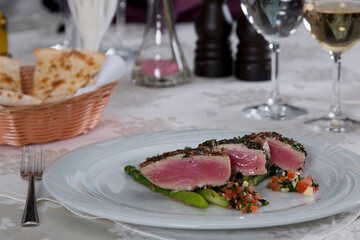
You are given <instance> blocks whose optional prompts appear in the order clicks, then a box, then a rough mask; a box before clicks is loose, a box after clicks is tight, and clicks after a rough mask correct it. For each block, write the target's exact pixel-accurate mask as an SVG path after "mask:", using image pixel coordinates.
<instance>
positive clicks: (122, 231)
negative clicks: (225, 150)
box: [0, 0, 360, 240]
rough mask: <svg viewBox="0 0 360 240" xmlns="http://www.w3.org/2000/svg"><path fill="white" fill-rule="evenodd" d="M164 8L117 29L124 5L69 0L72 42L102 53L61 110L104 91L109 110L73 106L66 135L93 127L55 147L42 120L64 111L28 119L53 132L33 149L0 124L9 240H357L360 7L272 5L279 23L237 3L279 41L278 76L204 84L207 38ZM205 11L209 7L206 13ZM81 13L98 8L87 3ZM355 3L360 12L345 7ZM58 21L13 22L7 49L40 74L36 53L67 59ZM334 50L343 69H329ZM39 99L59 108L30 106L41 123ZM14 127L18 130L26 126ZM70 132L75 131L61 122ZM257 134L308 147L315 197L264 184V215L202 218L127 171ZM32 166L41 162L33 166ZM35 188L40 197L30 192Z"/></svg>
mask: <svg viewBox="0 0 360 240" xmlns="http://www.w3.org/2000/svg"><path fill="white" fill-rule="evenodd" d="M169 2H170V1H165V0H161V1H160V0H154V1H149V2H148V4H150V5H149V8H148V14H149V16H152V17H149V18H148V19H147V22H146V23H125V21H123V20H118V19H117V20H116V21H114V22H113V24H111V19H112V18H113V17H114V16H115V17H116V18H120V17H124V16H121V14H119V12H116V11H121V12H122V14H123V11H124V9H120V6H117V4H120V3H124V1H109V2H107V4H103V5H102V4H100V3H101V1H95V0H94V1H81V0H68V3H69V10H70V12H71V14H72V15H73V17H72V19H73V20H72V21H73V23H72V24H74V23H75V24H74V25H73V26H76V28H78V29H81V31H78V32H77V36H76V38H77V39H78V40H79V41H78V42H77V43H80V46H77V48H79V49H87V50H89V51H94V52H101V53H106V54H107V56H106V59H105V60H104V64H103V66H102V68H101V70H100V73H99V74H98V75H97V77H96V78H95V83H94V85H86V86H85V85H84V86H85V87H83V88H81V89H79V90H78V91H77V92H76V95H75V93H74V96H73V97H72V98H71V99H64V100H63V99H62V100H60V101H61V102H60V103H61V104H62V105H61V106H60V107H65V106H66V107H67V108H68V109H71V108H72V104H75V103H74V102H77V101H75V100H73V99H77V98H84V96H85V95H86V94H92V93H94V92H97V91H100V90H99V89H102V88H104V86H105V87H106V86H109V85H111V86H112V87H111V89H110V90H108V92H107V95H106V96H101V97H99V98H105V97H106V98H108V99H106V101H104V102H101V103H100V100H99V98H98V99H97V100H95V101H94V102H91V104H93V105H94V108H96V107H97V106H98V105H101V104H102V105H101V107H100V111H99V116H98V117H96V119H95V117H92V115H91V114H90V115H86V114H87V113H83V116H85V117H77V116H78V115H77V114H78V113H77V112H79V114H82V112H86V111H85V110H83V109H88V108H85V107H84V106H87V105H88V103H87V102H83V103H82V107H81V108H74V109H76V110H73V112H71V110H69V111H70V115H69V116H70V118H71V116H74V117H73V121H74V122H72V123H71V127H70V129H71V131H72V130H73V129H74V128H75V129H77V128H79V129H80V127H79V126H80V125H82V122H83V121H84V120H82V119H83V118H85V119H86V120H88V119H90V120H93V121H92V123H93V124H92V125H91V127H85V128H81V131H77V132H76V134H73V135H71V136H65V137H57V138H56V137H55V138H52V139H51V140H46V139H45V140H44V138H45V137H42V136H47V132H52V131H55V130H52V129H54V128H49V129H46V126H48V125H47V124H48V123H47V121H51V119H52V121H55V119H57V118H59V119H60V120H56V121H58V122H61V121H64V122H66V121H67V120H66V121H65V120H63V119H67V116H65V115H66V114H60V115H63V116H59V117H58V116H55V113H51V114H50V116H46V118H44V120H43V119H40V120H37V121H36V122H35V121H33V122H32V124H38V125H39V124H41V126H42V127H41V126H40V128H39V130H36V131H44V133H41V134H40V135H39V134H38V135H39V136H37V133H35V132H31V131H30V135H33V136H37V137H33V136H30V137H29V138H27V139H26V140H25V137H22V138H18V139H15V140H14V138H15V137H12V135H10V134H9V133H8V131H9V132H10V133H13V132H14V131H15V130H13V126H11V127H7V128H0V129H4V130H3V132H2V133H1V135H3V136H11V137H8V138H6V137H4V138H0V139H1V140H2V141H3V142H1V144H2V145H0V186H1V187H0V213H1V214H0V238H1V239H25V238H27V239H54V240H55V239H85V238H86V239H239V238H255V239H358V238H360V231H359V229H360V220H359V218H358V217H359V214H360V205H359V202H360V149H359V144H360V137H359V136H360V128H359V121H360V94H359V90H360V81H359V80H358V78H359V76H360V68H359V67H358V56H359V53H360V45H359V44H356V42H357V40H358V38H359V36H360V26H358V25H357V24H358V23H357V18H356V16H358V12H360V6H359V3H358V2H356V1H355V2H350V1H349V2H350V3H348V1H347V0H345V1H339V2H337V1H331V2H330V3H331V4H333V5H331V4H330V5H331V6H330V8H331V7H332V8H335V9H340V10H342V9H345V10H344V11H345V13H344V12H341V11H340V10H339V11H338V12H337V10H332V9H330V10H329V11H330V12H331V10H332V11H335V14H331V13H328V12H327V10H326V7H328V6H327V5H326V3H328V1H327V0H323V1H322V0H316V1H312V2H307V1H305V2H304V1H296V0H293V1H290V2H291V3H287V4H285V5H281V6H282V7H283V8H282V9H277V11H280V14H279V13H278V12H276V13H274V11H275V10H274V9H275V8H274V5H271V3H268V4H270V5H269V6H268V5H266V4H265V3H258V2H261V1H248V0H246V1H245V0H244V1H241V8H242V11H243V12H244V15H243V16H246V17H247V19H249V22H250V23H251V24H253V25H254V27H255V29H256V30H257V33H258V34H259V35H261V36H262V37H263V38H264V39H265V40H266V41H268V42H269V43H270V49H269V50H270V51H272V58H271V61H272V66H271V67H272V74H271V79H268V80H265V81H264V80H261V81H249V80H244V79H239V78H237V77H236V76H235V71H233V72H232V73H231V74H229V72H228V70H227V72H226V74H224V75H223V76H216V77H211V76H205V74H207V73H204V69H206V68H204V69H201V71H199V72H195V68H197V67H199V66H200V67H201V66H214V65H211V64H212V63H210V64H209V65H206V64H207V63H206V61H207V60H209V59H207V58H206V57H207V56H209V55H206V54H204V52H201V51H200V50H203V49H205V48H200V47H201V46H200V44H205V42H199V41H198V40H199V38H200V37H203V36H205V35H206V34H205V32H201V30H200V29H199V28H200V27H201V26H202V25H201V24H199V21H198V22H197V23H196V22H182V23H178V22H175V21H173V16H172V12H171V5H168V4H169ZM205 2H206V3H208V4H211V3H212V2H213V1H202V4H204V5H205V4H206V3H205ZM215 2H217V3H216V4H220V3H219V2H222V4H224V3H226V1H214V4H215ZM81 4H84V5H87V4H90V5H91V4H92V6H90V5H87V7H84V6H82V7H81ZM151 4H153V5H151ZM264 4H265V5H264ZM274 4H275V3H274ZM299 4H300V5H299ZM335 4H340V5H336V6H335ZM346 4H353V5H351V6H350V10H349V9H348V8H347V7H348V6H347V5H346ZM275 5H276V4H275ZM328 5H329V4H328ZM239 6H240V1H239ZM334 6H335V7H334ZM123 7H124V6H123ZM169 7H170V8H169ZM201 7H203V9H201V11H205V10H204V9H205V7H204V6H203V5H202V6H201ZM201 7H200V8H201ZM259 7H260V8H263V9H265V10H264V11H262V12H261V14H265V15H266V16H265V18H264V16H261V14H260V15H258V14H259V10H258V9H259ZM84 9H87V11H86V13H87V14H84V11H82V10H84ZM89 9H92V10H94V9H102V10H101V11H94V13H93V14H95V15H96V14H98V15H97V16H96V17H94V19H95V18H102V24H100V23H99V24H98V25H94V23H93V22H91V21H87V20H86V17H88V16H89V15H90V14H91V11H90V10H89ZM221 9H222V11H223V12H221V13H219V12H215V11H214V13H213V14H215V13H217V14H220V15H221V17H222V18H223V19H222V20H221V21H223V22H222V23H225V24H228V21H230V20H232V22H231V25H232V28H231V31H229V32H226V33H223V34H224V35H222V37H226V40H224V41H226V44H225V45H226V47H229V48H230V49H229V50H230V51H231V54H232V58H233V59H232V60H233V61H234V62H233V63H235V58H236V52H237V49H238V48H237V47H238V43H239V39H238V35H237V34H236V31H240V30H241V26H238V29H236V27H235V26H236V23H237V19H231V18H228V16H229V15H228V14H230V13H229V12H228V10H226V7H223V8H221ZM324 9H325V10H324ZM164 11H165V12H164ZM209 11H210V10H209ZM323 12H325V13H323ZM99 13H102V14H103V15H102V14H99ZM162 13H163V15H162ZM355 13H356V14H357V15H356V14H355ZM271 14H273V15H271ZM287 14H288V16H287ZM316 14H320V15H321V14H325V15H326V14H328V15H327V19H335V18H338V20H337V21H335V20H334V22H336V23H339V22H340V23H339V24H340V26H337V28H335V27H334V25H332V24H334V23H332V24H329V26H327V25H326V24H327V23H326V21H325V23H324V22H320V21H322V20H321V19H322V17H319V16H318V15H316ZM54 15H56V14H48V15H43V16H42V18H41V19H38V20H37V21H39V22H44V21H48V22H49V23H51V24H48V25H47V28H46V27H45V25H42V24H39V26H42V27H41V28H39V27H36V26H38V25H37V24H36V21H35V22H34V21H28V22H26V21H20V20H19V19H12V18H11V17H9V18H8V23H9V29H8V52H9V53H10V54H11V56H12V58H14V59H19V60H20V61H21V66H36V67H39V60H38V56H35V57H34V53H33V50H34V49H37V48H48V47H50V46H58V50H57V51H65V53H66V51H68V50H67V47H66V48H64V49H61V48H63V45H61V47H59V46H60V45H56V44H59V43H61V42H63V41H64V39H65V38H66V37H67V35H66V33H60V34H59V33H56V31H54V27H50V26H56V24H57V23H58V21H61V20H62V17H63V16H62V15H57V16H54ZM95 15H94V16H95ZM220 15H219V16H220ZM211 16H214V15H211ZM339 16H340V17H339ZM204 17H205V15H204ZM224 17H225V20H224ZM94 19H93V20H94ZM229 19H230V20H229ZM264 19H265V20H264ZM319 19H320V20H319ZM339 19H340V20H341V21H343V22H341V21H340V20H339ZM349 19H350V20H349ZM219 21H220V20H219ZM329 21H330V20H329ZM26 24H28V25H26ZM87 24H90V25H92V26H93V28H88V26H90V25H87ZM116 24H123V25H124V24H126V26H123V27H124V29H125V30H122V31H121V34H123V33H124V31H125V32H126V34H125V35H126V36H119V35H121V34H119V29H118V27H119V26H116ZM322 24H323V25H325V27H324V26H323V25H322ZM85 25H87V27H84V26H85ZM322 27H323V28H324V29H326V31H325V32H326V33H328V34H329V35H328V36H325V37H324V36H322V35H321V32H322V30H319V29H318V28H322ZM96 28H99V29H101V32H98V31H96ZM25 29H26V30H25ZM239 29H240V30H239ZM207 30H208V31H210V30H209V29H207ZM116 31H118V32H117V33H116ZM203 31H205V30H203ZM329 31H332V32H331V33H332V34H330V33H329ZM96 32H98V33H99V34H98V35H97V34H96ZM358 32H359V33H358ZM100 33H101V34H100ZM92 34H95V35H96V36H91V35H92ZM102 34H103V35H102ZM199 34H200V35H201V34H202V35H201V36H200V35H199ZM219 34H220V33H219ZM225 35H226V36H225ZM114 36H116V37H118V38H120V37H121V38H127V39H128V40H127V41H126V47H127V48H129V49H128V50H129V52H130V54H131V56H132V57H128V56H130V55H124V56H126V57H124V56H123V58H122V56H121V53H123V50H124V49H122V51H117V50H116V47H115V46H114V43H116V41H115V40H114ZM218 36H219V35H218ZM214 37H215V36H214ZM24 39H26V41H24ZM119 41H120V40H119ZM119 41H118V42H119ZM319 42H320V44H319ZM338 42H340V43H338ZM344 42H345V43H344ZM213 43H214V42H213ZM120 45H121V44H120ZM120 45H119V46H120ZM119 46H117V47H119ZM204 46H205V45H203V46H202V47H204ZM209 46H210V45H207V47H209ZM279 46H281V54H279V53H280V47H279ZM120 47H123V46H120ZM53 49H55V48H53ZM109 49H111V51H109ZM199 49H200V50H199ZM208 49H209V50H208V51H211V50H212V49H211V48H208ZM324 49H325V51H324ZM87 50H86V51H87ZM54 51H55V50H54ZM79 51H80V50H79ZM270 51H269V52H270ZM329 52H330V57H331V61H332V62H333V65H334V66H332V65H331V63H329ZM134 54H135V55H134ZM201 54H202V55H201ZM209 54H210V52H209ZM199 56H201V57H203V58H199ZM212 56H214V55H212ZM219 56H220V57H221V54H219V55H217V57H219ZM227 57H229V56H227ZM104 58H105V57H104ZM230 60H231V59H230ZM69 61H70V60H69ZM71 61H72V60H71ZM200 61H202V62H200ZM199 63H201V64H203V63H205V65H201V64H199ZM40 66H41V65H40ZM210 68H211V67H210ZM274 69H275V70H274ZM218 70H219V69H218ZM33 71H34V70H33ZM202 73H204V74H203V75H202ZM217 73H219V71H217ZM34 74H35V73H34ZM220 75H221V74H220ZM34 78H35V75H34ZM340 79H341V81H340ZM34 81H35V80H34ZM71 101H72V102H71ZM79 101H80V100H79ZM97 101H98V104H96V102H97ZM264 102H265V103H264ZM44 104H50V105H49V106H50V110H51V106H54V107H55V106H56V103H41V104H40V105H38V106H35V108H34V109H36V110H37V111H39V112H38V115H40V114H41V112H40V111H41V110H38V109H40V108H39V107H40V106H41V105H44ZM30 107H32V106H30ZM329 107H330V110H329ZM6 109H7V107H6V106H3V107H2V108H0V111H1V112H0V114H1V113H3V112H5V113H8V114H10V113H11V114H13V113H14V112H11V111H8V110H6ZM78 109H80V110H78ZM6 111H7V112H6ZM14 111H15V110H14ZM60 111H62V110H61V109H60ZM49 119H50V120H49ZM77 119H79V120H77ZM20 120H21V119H20ZM21 121H26V119H25V120H21ZM80 123H81V124H80ZM22 124H23V126H30V125H28V123H27V122H25V123H23V122H20V125H18V124H14V126H15V128H16V127H18V126H22ZM49 124H50V123H49ZM59 124H60V123H59ZM3 125H4V123H3ZM49 126H50V125H49ZM18 128H19V129H20V133H21V131H26V128H24V129H25V130H22V129H23V127H18ZM41 128H43V129H41ZM8 129H11V130H8ZM61 129H64V132H65V131H67V130H66V126H65V127H61ZM17 130H18V129H16V131H17ZM56 131H58V130H56ZM59 131H60V132H61V130H59ZM26 132H27V131H26ZM259 132H277V133H280V134H281V135H282V136H284V137H288V138H291V139H295V140H296V141H298V142H299V143H301V144H303V145H304V147H305V150H306V152H307V155H306V160H305V164H304V166H303V167H302V170H303V172H304V176H305V175H308V174H311V175H312V177H313V178H314V179H317V181H318V182H319V189H318V190H316V191H315V190H314V191H315V192H314V193H313V195H311V196H310V197H308V196H304V195H303V194H301V193H283V192H274V191H272V190H271V189H268V188H267V187H266V186H265V185H266V184H267V182H268V181H269V179H266V180H264V181H263V182H260V183H259V184H258V185H256V186H255V189H256V191H258V192H259V193H260V194H261V195H262V196H264V197H265V198H266V200H267V201H268V202H269V205H267V206H263V207H261V208H259V210H258V211H257V212H254V213H242V212H241V211H236V210H234V209H225V208H221V207H218V206H215V205H212V204H209V207H208V208H204V209H202V208H196V207H192V206H188V205H186V204H184V203H182V202H180V201H181V200H180V201H178V200H174V199H171V194H172V193H171V192H170V193H169V194H170V195H167V196H164V195H163V194H161V193H159V192H152V191H151V190H150V189H149V188H147V187H146V186H143V185H141V184H139V183H138V182H136V181H134V180H133V179H132V178H131V177H130V176H128V174H127V173H126V172H125V171H124V167H125V166H127V165H132V166H135V167H137V168H139V165H140V166H141V163H143V162H144V161H145V160H147V158H149V157H152V156H159V154H160V155H161V154H163V153H165V152H171V151H174V150H176V149H183V148H185V147H186V148H196V147H197V146H198V144H200V143H202V142H204V141H206V140H210V139H213V140H214V139H216V140H220V139H232V138H234V137H238V136H244V135H248V134H251V133H259ZM21 134H22V133H21ZM14 136H17V135H14ZM56 136H60V135H59V134H57V135H56ZM28 139H30V140H28ZM30 146H31V147H30ZM30 159H32V160H34V161H33V162H32V163H31V164H32V165H30V166H29V164H30V163H29V162H30V161H28V160H30ZM36 160H37V161H36ZM36 170H37V171H36ZM34 171H35V172H34ZM29 178H30V179H29ZM31 187H33V189H34V192H32V193H30V194H28V190H29V189H31ZM29 192H30V190H29ZM175 192H176V191H175ZM169 196H170V197H169ZM31 197H34V198H35V199H36V200H35V201H34V203H26V200H27V198H31ZM28 208H32V210H34V211H35V212H34V213H33V214H30V220H29V221H30V223H29V222H27V223H22V217H23V213H26V212H27V211H26V210H27V209H28ZM31 216H33V217H34V218H31ZM24 219H27V220H28V219H29V215H27V216H26V215H24ZM23 222H26V221H25V220H24V221H23ZM26 225H28V226H26ZM29 225H30V226H29Z"/></svg>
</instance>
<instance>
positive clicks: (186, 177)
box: [143, 157, 230, 190]
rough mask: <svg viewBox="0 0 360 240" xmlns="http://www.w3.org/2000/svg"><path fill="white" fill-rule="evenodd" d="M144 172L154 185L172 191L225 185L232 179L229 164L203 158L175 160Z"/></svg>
mask: <svg viewBox="0 0 360 240" xmlns="http://www.w3.org/2000/svg"><path fill="white" fill-rule="evenodd" d="M145 168H146V167H145ZM143 170H144V173H145V176H146V177H147V178H148V179H149V180H150V181H151V182H152V183H154V184H155V185H157V186H159V187H163V188H171V189H187V190H190V189H192V188H194V187H195V186H204V185H219V184H224V183H225V181H226V180H227V179H228V178H229V177H230V168H229V166H228V162H226V161H217V160H209V159H208V158H201V157H197V158H196V159H192V160H190V159H189V160H188V159H186V160H184V159H176V160H174V159H173V160H171V161H169V162H168V163H166V164H163V163H162V164H159V165H158V166H154V168H152V167H151V169H148V170H146V169H143Z"/></svg>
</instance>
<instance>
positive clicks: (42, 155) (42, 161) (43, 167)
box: [41, 145, 45, 173]
mask: <svg viewBox="0 0 360 240" xmlns="http://www.w3.org/2000/svg"><path fill="white" fill-rule="evenodd" d="M44 170H45V162H44V152H43V146H42V145H41V173H43V172H44Z"/></svg>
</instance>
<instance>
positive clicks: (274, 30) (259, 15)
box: [241, 0, 307, 120]
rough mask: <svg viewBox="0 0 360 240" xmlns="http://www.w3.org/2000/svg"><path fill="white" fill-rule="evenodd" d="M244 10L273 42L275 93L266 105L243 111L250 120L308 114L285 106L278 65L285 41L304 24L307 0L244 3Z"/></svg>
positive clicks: (269, 40)
mask: <svg viewBox="0 0 360 240" xmlns="http://www.w3.org/2000/svg"><path fill="white" fill-rule="evenodd" d="M241 8H242V10H243V12H244V14H245V16H246V17H247V18H248V20H249V22H250V23H252V24H253V25H254V27H255V29H256V30H257V31H258V32H259V33H260V34H261V35H262V36H263V37H264V38H265V39H266V40H267V41H268V42H269V46H270V49H271V52H272V54H271V56H272V59H271V62H272V69H271V82H272V89H271V91H270V95H269V97H268V99H267V100H266V102H265V103H263V104H260V105H256V106H251V107H247V108H245V109H243V113H244V114H245V116H246V117H248V118H253V119H271V120H288V119H292V118H295V117H298V116H300V115H303V114H306V113H307V110H305V109H303V108H299V107H295V106H291V105H289V104H287V103H285V102H284V100H283V99H282V97H281V95H280V92H279V84H278V76H279V71H278V63H279V52H280V43H281V40H282V38H285V37H288V36H289V35H290V34H292V33H294V32H295V29H296V28H297V27H298V26H299V24H300V23H301V20H302V14H303V12H302V9H303V0H241Z"/></svg>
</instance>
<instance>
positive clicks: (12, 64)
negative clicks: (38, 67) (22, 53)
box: [0, 56, 21, 92]
mask: <svg viewBox="0 0 360 240" xmlns="http://www.w3.org/2000/svg"><path fill="white" fill-rule="evenodd" d="M0 89H7V90H10V91H14V92H21V78H20V61H19V60H16V59H12V58H9V57H4V56H0Z"/></svg>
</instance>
